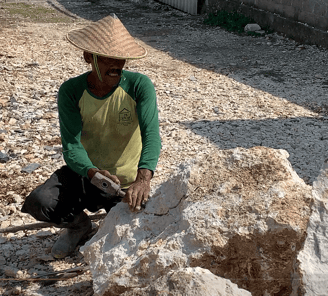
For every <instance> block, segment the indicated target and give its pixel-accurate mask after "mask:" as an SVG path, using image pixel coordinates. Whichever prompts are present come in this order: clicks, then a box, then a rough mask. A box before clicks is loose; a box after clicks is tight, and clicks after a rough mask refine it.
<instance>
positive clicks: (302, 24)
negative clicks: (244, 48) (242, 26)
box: [202, 0, 328, 47]
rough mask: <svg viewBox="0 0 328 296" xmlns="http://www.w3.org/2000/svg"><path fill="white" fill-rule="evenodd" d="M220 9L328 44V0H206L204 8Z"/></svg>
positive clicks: (313, 41) (303, 39) (314, 42)
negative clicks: (238, 12) (232, 11)
mask: <svg viewBox="0 0 328 296" xmlns="http://www.w3.org/2000/svg"><path fill="white" fill-rule="evenodd" d="M219 9H224V10H228V11H229V10H238V11H240V12H241V13H243V14H246V15H247V16H250V17H252V18H253V19H255V21H257V22H258V23H259V24H260V25H262V26H269V27H271V28H272V29H274V30H275V31H278V32H282V33H285V34H286V35H290V37H293V38H295V39H298V40H299V41H303V42H305V43H312V44H317V45H323V46H325V47H328V33H327V31H328V0H205V2H204V5H203V8H202V12H204V11H215V10H219ZM311 27H314V28H311ZM311 35H312V36H311Z"/></svg>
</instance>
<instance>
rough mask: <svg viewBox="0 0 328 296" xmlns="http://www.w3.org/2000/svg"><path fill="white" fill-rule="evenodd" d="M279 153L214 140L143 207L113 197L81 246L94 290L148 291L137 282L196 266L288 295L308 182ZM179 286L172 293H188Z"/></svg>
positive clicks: (147, 284) (293, 284)
mask: <svg viewBox="0 0 328 296" xmlns="http://www.w3.org/2000/svg"><path fill="white" fill-rule="evenodd" d="M287 158H288V153H287V152H286V151H284V150H274V149H270V148H265V147H254V148H252V149H249V150H247V149H243V148H236V149H233V150H223V151H222V150H221V151H220V150H217V149H215V148H213V150H212V151H210V152H209V154H208V155H206V156H200V157H199V158H198V159H197V160H193V161H191V162H190V163H189V164H185V165H182V166H180V168H179V171H178V172H177V174H176V175H174V176H172V178H171V179H169V180H168V181H167V182H165V183H163V184H162V185H160V186H159V187H158V188H155V189H154V191H153V192H152V197H151V199H150V201H149V202H148V203H147V206H146V209H145V210H144V211H142V212H140V213H131V212H130V211H129V208H128V205H126V204H124V203H121V204H118V205H117V206H116V207H114V208H113V209H112V210H111V211H110V212H109V214H108V215H107V217H106V218H105V219H104V221H103V224H102V226H101V227H100V229H99V231H98V233H97V234H96V235H95V236H94V237H93V238H92V239H91V241H89V242H88V243H87V244H86V245H85V246H84V247H82V248H81V251H82V252H83V254H84V256H85V260H86V262H88V264H89V266H90V270H91V272H92V276H93V283H94V291H95V294H96V295H99V296H102V295H106V296H112V295H126V296H132V295H149V294H147V293H146V294H138V291H139V292H140V291H141V290H143V289H144V290H146V291H150V290H151V288H152V284H153V283H155V282H156V281H159V282H160V283H161V280H160V278H161V277H163V276H165V275H168V278H166V279H163V281H164V283H167V282H170V281H171V283H172V276H171V272H173V273H175V272H176V273H175V274H176V275H178V274H180V272H181V269H182V270H184V271H185V270H186V268H187V269H188V268H197V267H202V268H204V269H208V271H210V272H211V273H213V274H214V275H216V276H218V277H224V278H226V279H230V280H231V281H232V282H233V283H235V284H237V285H238V286H239V287H240V288H243V289H245V290H247V291H250V292H251V293H252V294H253V295H264V294H265V295H273V294H276V295H283V294H284V295H297V290H298V289H299V288H300V287H301V283H300V281H299V278H300V277H301V273H300V270H299V267H298V265H297V260H296V258H297V255H298V252H299V251H300V249H301V248H302V246H303V242H304V240H305V237H306V229H307V225H308V220H309V216H310V205H311V201H312V191H311V189H312V188H311V187H310V186H308V185H306V184H305V183H304V181H303V180H302V179H300V178H299V177H298V176H297V174H296V173H295V171H294V170H293V169H292V167H291V165H290V163H289V162H288V160H287ZM322 254H323V255H322V257H323V258H325V256H326V253H325V252H323V253H322ZM170 277H171V280H170ZM160 283H159V284H160ZM163 285H164V286H165V287H167V286H170V285H166V284H163ZM178 286H179V285H178V284H177V286H176V287H178ZM179 287H180V288H179V289H180V290H179V289H177V290H176V291H175V293H176V294H172V295H188V294H184V290H183V289H184V287H183V286H181V285H180V286H179ZM209 288H211V289H212V288H213V286H209ZM147 289H148V290H147ZM292 293H294V294H292ZM164 295H165V294H164ZM193 295H195V296H201V295H205V294H204V292H199V293H196V294H193ZM212 295H215V294H212ZM218 295H220V294H218ZM233 295H235V294H233ZM237 295H238V294H237Z"/></svg>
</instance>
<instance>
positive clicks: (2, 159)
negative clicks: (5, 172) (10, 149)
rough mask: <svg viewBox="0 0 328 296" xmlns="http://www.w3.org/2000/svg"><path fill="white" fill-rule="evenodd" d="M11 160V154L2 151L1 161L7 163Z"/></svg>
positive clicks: (0, 153)
mask: <svg viewBox="0 0 328 296" xmlns="http://www.w3.org/2000/svg"><path fill="white" fill-rule="evenodd" d="M8 160H9V156H8V155H7V154H6V153H2V152H0V163H6V162H7V161H8Z"/></svg>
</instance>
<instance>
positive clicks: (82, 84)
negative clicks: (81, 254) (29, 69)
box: [22, 15, 161, 258]
mask: <svg viewBox="0 0 328 296" xmlns="http://www.w3.org/2000/svg"><path fill="white" fill-rule="evenodd" d="M67 39H68V40H69V41H70V42H71V43H72V44H73V45H74V46H76V47H78V48H79V49H81V50H83V56H84V59H85V61H86V62H87V63H88V64H91V66H92V71H89V72H87V73H84V74H82V75H80V76H78V77H74V78H71V79H69V80H68V81H66V82H64V83H63V84H62V86H61V87H60V89H59V92H58V111H59V121H60V132H61V138H62V145H63V155H64V159H65V162H66V164H67V165H66V166H63V167H62V168H60V169H58V170H57V171H56V172H54V173H53V174H52V175H51V177H50V178H49V179H48V180H47V181H46V182H45V183H44V184H42V185H40V186H39V187H37V188H36V189H35V190H34V191H32V192H31V193H30V195H29V196H27V198H26V200H25V203H24V205H23V207H22V212H24V213H29V214H31V215H32V216H33V217H34V218H35V219H37V220H40V221H46V222H51V223H53V224H54V225H55V226H57V227H62V228H66V229H65V231H64V232H63V233H62V235H61V236H60V237H59V239H58V240H57V242H56V243H55V244H54V246H53V248H52V255H53V256H54V257H55V258H64V257H66V256H67V255H69V254H70V253H72V252H73V251H74V250H75V248H76V246H77V245H78V243H79V241H80V240H81V238H82V237H83V236H84V235H85V234H87V233H88V232H90V230H91V221H90V219H89V217H88V215H87V214H85V212H84V211H83V210H84V209H88V210H89V211H91V212H95V211H97V210H99V209H100V208H104V209H105V210H106V211H107V212H108V211H109V210H110V209H111V208H112V207H113V206H115V205H116V204H117V203H118V202H120V201H123V202H127V203H128V204H129V207H130V209H131V211H136V210H138V209H140V206H141V204H142V203H143V202H145V201H147V199H148V195H149V191H150V180H151V178H152V176H153V173H154V170H155V168H156V165H157V162H158V158H159V154H160V147H161V143H160V136H159V123H158V110H157V103H156V93H155V89H154V86H153V84H152V83H151V81H150V79H149V78H148V77H147V76H145V75H142V74H140V73H133V72H129V71H125V70H123V67H124V64H125V61H126V60H127V59H139V58H143V57H145V56H146V54H147V52H146V50H145V49H144V48H143V47H141V46H140V45H139V44H137V43H136V42H135V40H134V39H133V37H132V36H131V35H130V34H129V32H128V31H127V30H126V28H125V27H124V26H123V24H122V23H121V21H120V20H119V19H118V18H117V17H116V16H115V15H112V16H108V17H106V18H104V19H102V20H99V21H97V22H94V23H92V24H91V25H89V26H87V27H85V28H83V29H79V30H73V31H71V32H69V33H68V35H67ZM96 172H99V173H100V174H102V175H104V176H106V177H108V178H110V179H111V180H112V181H114V182H115V183H117V184H120V185H121V188H122V189H123V190H126V196H125V198H124V199H123V200H122V198H121V197H118V196H117V197H114V198H113V197H110V196H109V195H108V194H106V193H105V192H103V191H102V190H100V189H98V188H97V187H96V186H94V185H92V184H91V183H90V180H91V179H92V178H93V176H94V175H95V173H96Z"/></svg>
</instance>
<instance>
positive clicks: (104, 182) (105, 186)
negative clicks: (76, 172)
mask: <svg viewBox="0 0 328 296" xmlns="http://www.w3.org/2000/svg"><path fill="white" fill-rule="evenodd" d="M91 184H93V185H95V186H97V187H98V188H99V189H101V190H102V191H104V192H106V193H108V194H110V195H111V196H120V197H125V192H124V191H122V189H121V187H120V185H118V184H116V183H115V182H113V181H112V180H111V179H109V178H107V177H106V176H104V175H102V174H100V173H98V172H97V173H95V175H94V176H93V177H92V179H91Z"/></svg>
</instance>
